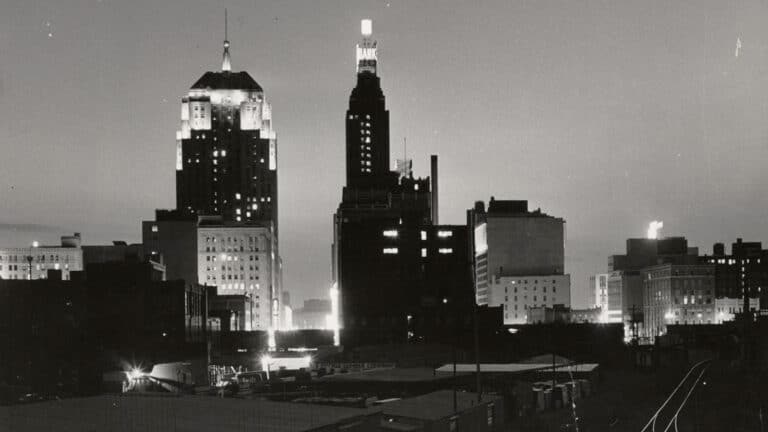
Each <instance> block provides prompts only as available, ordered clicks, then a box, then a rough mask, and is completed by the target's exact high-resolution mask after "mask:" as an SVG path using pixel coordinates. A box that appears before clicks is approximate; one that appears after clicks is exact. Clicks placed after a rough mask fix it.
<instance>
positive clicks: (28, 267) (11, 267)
mask: <svg viewBox="0 0 768 432" xmlns="http://www.w3.org/2000/svg"><path fill="white" fill-rule="evenodd" d="M82 269H83V250H82V248H81V246H80V233H75V234H74V235H71V236H62V237H61V244H60V245H56V246H45V245H39V244H38V243H37V242H33V243H32V244H31V245H30V246H29V247H10V248H0V279H45V278H46V277H47V275H48V270H60V271H61V277H62V279H64V280H68V279H69V277H70V272H73V271H80V270H82Z"/></svg>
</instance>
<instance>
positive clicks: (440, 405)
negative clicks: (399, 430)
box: [380, 390, 501, 420]
mask: <svg viewBox="0 0 768 432" xmlns="http://www.w3.org/2000/svg"><path fill="white" fill-rule="evenodd" d="M500 399H501V397H500V396H493V395H487V394H484V395H482V399H481V401H480V402H478V400H477V393H470V392H457V393H456V406H457V409H458V411H464V410H467V409H469V408H472V407H474V406H477V405H479V404H485V403H488V402H493V401H496V400H500ZM380 408H381V411H382V412H383V413H384V415H390V416H398V417H408V418H415V419H422V420H439V419H441V418H445V417H448V416H451V415H453V414H455V411H454V410H453V391H451V390H440V391H436V392H433V393H428V394H425V395H421V396H417V397H414V398H409V399H402V400H398V401H394V402H389V403H386V404H383V405H381V406H380Z"/></svg>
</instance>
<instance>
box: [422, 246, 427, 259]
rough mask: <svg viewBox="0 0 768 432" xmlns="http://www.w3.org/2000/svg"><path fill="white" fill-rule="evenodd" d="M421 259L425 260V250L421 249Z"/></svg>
mask: <svg viewBox="0 0 768 432" xmlns="http://www.w3.org/2000/svg"><path fill="white" fill-rule="evenodd" d="M421 257H422V258H426V257H427V248H421Z"/></svg>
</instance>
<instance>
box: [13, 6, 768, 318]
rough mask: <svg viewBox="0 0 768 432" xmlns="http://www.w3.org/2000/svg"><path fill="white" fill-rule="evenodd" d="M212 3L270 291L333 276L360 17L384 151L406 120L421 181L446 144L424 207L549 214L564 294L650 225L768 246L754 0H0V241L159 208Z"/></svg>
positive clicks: (214, 60) (201, 61)
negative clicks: (366, 33)
mask: <svg viewBox="0 0 768 432" xmlns="http://www.w3.org/2000/svg"><path fill="white" fill-rule="evenodd" d="M182 5H183V7H182ZM661 6H664V7H663V8H662V7H661ZM224 7H227V8H228V9H229V11H230V17H231V18H230V31H229V39H230V40H231V42H232V48H231V52H232V63H233V70H236V71H238V70H247V71H249V72H250V73H251V74H252V76H253V77H254V79H255V80H256V81H257V82H258V83H259V84H260V85H261V86H262V87H264V89H265V92H266V93H267V94H268V97H269V100H270V102H271V103H272V106H273V109H274V117H273V118H274V125H275V127H276V130H277V131H278V142H279V155H278V157H279V167H280V169H279V184H280V186H279V190H280V197H281V198H280V224H281V254H282V257H283V260H284V265H285V268H284V288H285V289H286V290H287V291H289V292H291V295H292V297H293V298H295V299H297V300H300V299H302V298H308V297H317V296H321V295H324V294H325V292H326V290H327V288H328V285H329V284H330V280H331V275H330V260H331V258H330V256H331V253H330V247H331V246H330V245H331V242H332V220H331V215H332V214H333V212H334V210H335V208H336V206H337V205H338V202H339V199H340V195H341V186H342V184H343V183H344V169H343V168H344V163H345V154H344V128H343V125H344V112H345V110H346V106H347V102H348V96H349V90H350V88H351V87H352V86H353V84H354V79H355V58H354V56H353V52H354V44H355V41H357V39H358V36H359V20H360V19H361V18H365V17H369V18H372V19H373V22H374V34H375V35H376V38H377V40H378V41H379V75H380V76H381V80H382V87H383V89H384V92H385V93H386V95H387V106H388V109H389V111H390V115H391V132H390V135H391V149H392V157H393V159H394V158H396V157H400V155H401V154H402V153H403V146H402V142H403V139H404V138H407V154H408V156H409V157H411V158H413V160H414V169H415V173H416V175H417V176H427V175H429V167H428V162H427V161H428V157H429V155H430V154H432V153H437V154H439V155H440V163H441V167H440V172H441V177H440V191H441V198H440V205H441V211H440V216H441V218H440V219H441V223H455V224H463V223H464V222H465V211H466V209H468V208H470V207H472V204H473V202H474V201H475V200H480V199H482V200H488V199H489V197H490V196H491V195H493V196H495V197H496V198H499V199H527V200H529V201H530V206H531V207H532V208H534V209H535V208H537V207H541V209H542V210H543V211H544V212H546V213H548V214H552V215H555V216H558V217H562V218H564V219H565V220H566V222H567V244H566V271H567V272H568V273H570V274H571V280H572V282H571V283H572V286H573V288H572V303H573V305H574V306H586V305H587V303H588V300H587V286H586V285H587V281H588V276H589V275H590V274H594V273H597V272H602V271H605V270H606V264H607V263H606V256H607V255H608V254H610V253H621V252H622V251H623V249H624V242H625V239H626V238H627V237H643V236H644V234H645V230H646V228H647V226H648V223H649V222H650V221H652V220H663V221H664V228H663V229H662V230H661V236H664V235H680V236H686V237H688V238H689V239H691V241H692V245H693V246H698V247H700V248H701V250H702V251H704V252H709V251H711V246H712V243H714V242H716V241H722V242H730V241H732V240H733V239H735V238H736V237H744V238H750V239H757V240H763V241H766V240H768V238H766V237H765V231H764V229H762V228H763V227H762V223H764V221H765V220H766V217H767V216H768V208H767V207H766V206H765V205H764V191H763V185H764V184H765V182H766V177H767V176H768V174H766V173H765V170H764V169H763V165H764V161H765V160H766V157H768V146H767V144H768V122H766V121H765V119H766V117H767V115H768V102H767V101H768V98H766V97H765V95H766V94H767V92H768V32H766V31H765V22H764V17H765V16H766V11H767V9H768V4H766V3H765V2H761V1H744V2H722V1H698V2H687V3H684V4H677V3H676V4H674V5H670V4H667V3H664V2H652V3H647V2H643V3H641V2H636V3H634V4H629V3H621V4H617V3H612V2H602V1H592V2H586V3H581V2H580V3H573V2H550V1H544V2H540V1H537V2H519V3H517V2H507V1H493V2H483V3H482V4H475V3H470V2H444V1H420V2H418V3H417V2H403V1H365V2H355V3H348V2H342V1H328V2H316V1H302V2H298V1H296V2H294V1H292V2H282V1H271V2H253V1H248V2H246V1H242V2H238V1H227V2H219V3H210V2H202V1H195V2H188V1H183V2H182V1H176V2H173V1H164V2H153V1H139V2H117V1H110V0H101V1H97V0H93V1H67V2H53V1H49V2H25V1H17V0H11V1H9V2H7V3H6V4H5V5H4V6H3V10H4V13H3V14H1V15H0V57H2V58H3V59H11V60H12V61H7V60H6V61H3V62H2V63H0V116H2V118H3V121H2V122H0V143H2V147H1V148H2V150H3V156H2V162H0V187H1V189H0V191H2V192H0V198H2V202H3V211H2V213H1V214H0V243H2V244H20V245H22V244H29V243H31V241H32V240H38V241H40V242H41V243H54V242H55V241H56V239H57V238H58V236H59V235H61V234H64V233H70V232H81V233H82V235H83V238H84V241H85V242H87V243H92V244H99V243H106V242H109V241H111V240H126V241H128V242H139V241H140V238H141V237H140V236H141V231H140V223H139V221H141V220H146V219H149V218H151V216H152V215H153V212H154V209H155V208H172V207H173V206H174V193H175V190H174V169H173V167H174V160H175V146H174V133H175V131H176V128H177V124H178V117H179V101H180V98H181V96H182V95H184V94H185V93H186V91H187V89H188V88H189V86H190V85H191V84H192V83H193V82H194V81H195V80H196V79H197V78H198V77H199V76H200V75H201V74H202V73H203V72H204V71H206V70H212V69H213V70H217V69H218V67H219V65H220V62H221V41H222V39H223V9H224ZM218 17H221V19H218ZM737 40H739V41H740V42H741V48H740V51H739V55H738V56H736V55H735V54H736V53H735V50H736V46H737Z"/></svg>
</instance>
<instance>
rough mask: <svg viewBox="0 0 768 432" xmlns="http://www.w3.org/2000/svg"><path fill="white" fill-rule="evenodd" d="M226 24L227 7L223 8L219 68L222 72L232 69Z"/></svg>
mask: <svg viewBox="0 0 768 432" xmlns="http://www.w3.org/2000/svg"><path fill="white" fill-rule="evenodd" d="M227 24H228V23H227V9H226V8H224V60H223V61H222V62H221V70H222V71H224V72H229V71H231V70H232V59H231V58H229V34H228V30H229V29H228V28H227Z"/></svg>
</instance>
